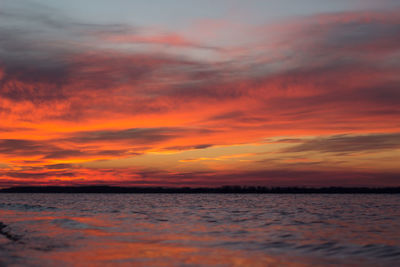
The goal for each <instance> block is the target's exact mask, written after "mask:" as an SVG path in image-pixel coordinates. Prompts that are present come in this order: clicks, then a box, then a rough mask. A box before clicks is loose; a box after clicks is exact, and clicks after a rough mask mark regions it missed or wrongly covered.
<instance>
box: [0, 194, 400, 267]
mask: <svg viewBox="0 0 400 267" xmlns="http://www.w3.org/2000/svg"><path fill="white" fill-rule="evenodd" d="M399 207H400V196H398V195H240V194H232V195H219V194H199V195H185V194H182V195H168V194H154V195H152V194H147V195H146V194H126V195H124V194H121V195H118V194H104V195H102V194H0V222H1V223H0V266H3V265H4V266H12V265H15V266H20V265H24V266H97V265H101V266H107V265H110V266H118V265H122V266H125V265H129V266H132V265H134V266H287V265H294V266H316V265H317V266H318V265H321V266H322V265H332V266H334V265H340V266H343V265H349V266H396V265H397V266H399V265H398V264H399V262H400V208H399Z"/></svg>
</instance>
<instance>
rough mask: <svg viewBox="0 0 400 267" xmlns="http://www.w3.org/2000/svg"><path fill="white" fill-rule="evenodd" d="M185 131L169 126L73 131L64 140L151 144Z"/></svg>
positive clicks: (179, 134) (185, 130)
mask: <svg viewBox="0 0 400 267" xmlns="http://www.w3.org/2000/svg"><path fill="white" fill-rule="evenodd" d="M185 132H188V129H185V128H170V127H160V128H132V129H124V130H103V131H87V132H79V133H75V134H74V135H73V137H71V138H69V139H66V140H68V141H73V142H77V143H83V144H84V143H86V142H94V141H111V142H113V141H132V143H133V144H151V143H156V142H161V141H165V140H167V139H172V138H176V137H178V136H181V135H182V134H183V133H185Z"/></svg>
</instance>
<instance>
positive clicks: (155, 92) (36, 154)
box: [0, 0, 400, 188]
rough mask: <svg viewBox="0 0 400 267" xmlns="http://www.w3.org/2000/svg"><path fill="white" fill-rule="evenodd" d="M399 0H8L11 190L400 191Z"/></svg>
mask: <svg viewBox="0 0 400 267" xmlns="http://www.w3.org/2000/svg"><path fill="white" fill-rule="evenodd" d="M399 44H400V2H399V1H391V0H386V1H377V0H376V1H372V0H371V1H370V0H346V1H344V0H343V1H342V0H337V1H330V0H304V1H294V0H280V1H275V0H273V1H272V0H271V1H267V0H265V1H261V0H252V1H250V0H248V1H239V0H230V1H229V0H214V1H209V0H204V1H191V0H185V1H183V0H170V1H164V0H158V1H156V0H150V1H133V0H132V1H128V0H113V1H107V0H96V1H95V0H86V1H81V0H80V1H78V0H70V1H50V0H35V1H30V0H0V188H4V187H10V186H25V185H30V186H31V185H116V186H171V187H181V186H191V187H200V186H201V187H203V186H206V187H215V186H223V185H243V186H244V185H247V186H307V187H323V186H369V187H377V186H400V164H398V162H400V75H399V73H400V45H399Z"/></svg>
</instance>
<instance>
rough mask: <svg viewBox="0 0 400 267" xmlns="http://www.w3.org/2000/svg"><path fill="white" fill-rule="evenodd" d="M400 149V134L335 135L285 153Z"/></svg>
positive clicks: (298, 146) (316, 139)
mask: <svg viewBox="0 0 400 267" xmlns="http://www.w3.org/2000/svg"><path fill="white" fill-rule="evenodd" d="M399 148H400V134H399V133H394V134H369V135H334V136H330V137H319V138H315V139H311V140H304V141H303V143H302V144H300V145H296V146H293V147H289V148H287V149H285V150H284V152H305V151H317V152H324V153H325V152H332V153H342V152H343V153H353V152H365V151H374V150H394V149H399Z"/></svg>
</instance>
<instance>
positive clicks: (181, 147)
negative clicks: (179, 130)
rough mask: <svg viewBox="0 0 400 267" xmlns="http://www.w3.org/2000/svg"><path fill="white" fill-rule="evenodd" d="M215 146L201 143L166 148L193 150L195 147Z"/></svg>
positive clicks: (167, 148)
mask: <svg viewBox="0 0 400 267" xmlns="http://www.w3.org/2000/svg"><path fill="white" fill-rule="evenodd" d="M212 146H214V145H213V144H199V145H192V146H170V147H166V148H164V150H193V149H205V148H209V147H212Z"/></svg>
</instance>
